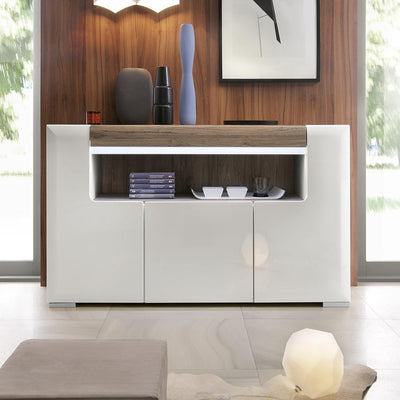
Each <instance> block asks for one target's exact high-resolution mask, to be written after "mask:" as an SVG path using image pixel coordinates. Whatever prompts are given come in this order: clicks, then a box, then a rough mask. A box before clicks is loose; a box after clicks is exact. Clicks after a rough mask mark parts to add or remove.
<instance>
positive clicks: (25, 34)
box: [0, 0, 33, 142]
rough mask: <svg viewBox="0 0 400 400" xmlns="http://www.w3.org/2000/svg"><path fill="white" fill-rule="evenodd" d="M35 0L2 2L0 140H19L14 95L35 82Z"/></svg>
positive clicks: (0, 14) (0, 11)
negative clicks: (33, 1)
mask: <svg viewBox="0 0 400 400" xmlns="http://www.w3.org/2000/svg"><path fill="white" fill-rule="evenodd" d="M32 18H33V10H32V0H5V1H1V2H0V142H1V141H3V140H4V139H9V140H17V139H18V131H17V129H16V128H15V124H14V122H15V110H14V108H13V102H12V101H11V95H15V94H19V95H21V96H23V89H24V88H26V87H29V86H31V85H32V73H33V49H32V40H33V31H32Z"/></svg>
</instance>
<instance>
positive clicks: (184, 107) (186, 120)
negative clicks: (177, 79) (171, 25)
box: [179, 24, 196, 125]
mask: <svg viewBox="0 0 400 400" xmlns="http://www.w3.org/2000/svg"><path fill="white" fill-rule="evenodd" d="M179 44H180V49H181V61H182V82H181V92H180V96H179V120H180V123H181V124H182V125H195V124H196V92H195V89H194V82H193V73H192V71H193V59H194V47H195V39H194V29H193V25H192V24H183V25H181V33H180V37H179Z"/></svg>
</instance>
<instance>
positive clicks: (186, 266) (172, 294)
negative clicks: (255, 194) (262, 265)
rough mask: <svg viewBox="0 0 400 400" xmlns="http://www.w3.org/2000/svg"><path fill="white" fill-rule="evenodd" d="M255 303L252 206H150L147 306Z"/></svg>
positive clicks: (206, 203)
mask: <svg viewBox="0 0 400 400" xmlns="http://www.w3.org/2000/svg"><path fill="white" fill-rule="evenodd" d="M252 301H253V207H252V203H251V202H246V201H230V202H229V201H204V202H200V201H169V202H148V203H147V204H146V206H145V302H147V303H162V302H172V303H207V302H252Z"/></svg>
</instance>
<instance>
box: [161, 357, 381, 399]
mask: <svg viewBox="0 0 400 400" xmlns="http://www.w3.org/2000/svg"><path fill="white" fill-rule="evenodd" d="M376 378H377V374H376V371H375V370H373V369H371V368H368V367H366V366H363V365H350V366H346V367H345V369H344V376H343V382H342V386H341V388H340V390H339V392H338V393H336V394H334V395H330V396H324V397H321V399H323V400H361V399H363V397H364V395H365V393H366V392H367V390H368V389H369V387H370V386H371V385H372V384H373V383H374V382H375V381H376ZM294 393H295V392H294V387H292V386H290V384H289V383H288V382H287V379H286V378H285V377H283V376H282V375H278V376H276V377H274V378H272V379H270V380H269V381H267V382H265V383H264V384H263V385H262V386H248V387H239V386H233V385H230V384H229V383H227V382H225V381H224V380H223V379H221V378H220V377H218V376H216V375H211V374H204V375H192V374H175V373H170V374H168V400H229V399H232V400H257V399H259V400H292V399H296V400H300V399H301V400H307V399H309V397H307V396H303V395H300V394H297V395H296V396H295V397H294Z"/></svg>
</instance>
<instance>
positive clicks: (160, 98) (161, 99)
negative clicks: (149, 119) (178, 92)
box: [153, 67, 174, 125]
mask: <svg viewBox="0 0 400 400" xmlns="http://www.w3.org/2000/svg"><path fill="white" fill-rule="evenodd" d="M153 101H154V104H153V123H154V124H156V125H172V124H173V123H174V96H173V90H172V87H171V78H170V75H169V68H168V67H158V68H157V77H156V86H155V87H154V93H153Z"/></svg>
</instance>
